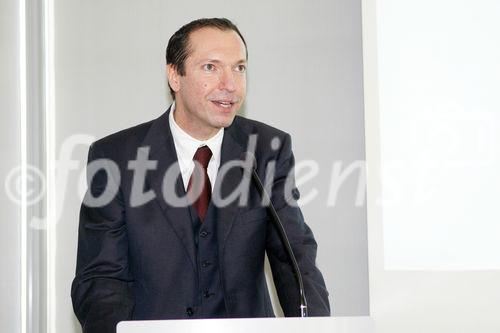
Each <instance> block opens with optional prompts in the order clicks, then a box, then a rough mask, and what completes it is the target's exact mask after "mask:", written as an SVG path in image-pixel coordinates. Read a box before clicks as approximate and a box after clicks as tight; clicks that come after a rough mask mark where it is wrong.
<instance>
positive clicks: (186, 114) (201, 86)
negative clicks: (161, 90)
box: [168, 28, 246, 139]
mask: <svg viewBox="0 0 500 333" xmlns="http://www.w3.org/2000/svg"><path fill="white" fill-rule="evenodd" d="M189 51H190V53H189V56H188V57H187V59H186V62H185V66H184V68H185V75H183V76H181V75H179V74H178V73H177V71H176V70H175V69H173V68H171V67H170V66H169V68H168V72H169V82H170V85H171V87H172V89H173V90H174V91H175V93H176V94H175V103H176V111H175V119H176V122H178V123H179V125H180V126H181V127H182V128H183V129H184V130H186V131H187V132H188V133H189V134H191V135H192V136H194V137H196V138H198V139H206V138H208V137H210V136H212V135H213V134H215V133H217V131H218V130H219V129H220V128H222V127H227V126H229V125H231V123H232V122H233V119H234V116H235V114H236V112H237V111H238V109H239V108H240V107H241V105H242V103H243V101H244V99H245V95H246V49H245V45H244V44H243V41H242V40H241V38H240V37H239V36H238V34H237V33H236V32H235V31H232V30H227V31H222V30H219V29H215V28H203V29H200V30H197V31H194V32H192V33H191V34H190V36H189Z"/></svg>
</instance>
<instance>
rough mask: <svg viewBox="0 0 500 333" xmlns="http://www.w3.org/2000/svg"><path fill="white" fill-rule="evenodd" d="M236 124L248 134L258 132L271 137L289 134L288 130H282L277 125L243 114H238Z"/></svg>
mask: <svg viewBox="0 0 500 333" xmlns="http://www.w3.org/2000/svg"><path fill="white" fill-rule="evenodd" d="M234 124H235V125H236V126H237V127H238V128H239V129H240V130H241V131H243V132H244V133H245V134H248V135H251V134H258V135H259V136H263V137H270V138H274V137H284V136H288V135H289V134H288V133H287V132H285V131H283V130H280V129H278V128H276V127H273V126H271V125H269V124H266V123H263V122H260V121H257V120H253V119H249V118H246V117H242V116H236V117H235V118H234Z"/></svg>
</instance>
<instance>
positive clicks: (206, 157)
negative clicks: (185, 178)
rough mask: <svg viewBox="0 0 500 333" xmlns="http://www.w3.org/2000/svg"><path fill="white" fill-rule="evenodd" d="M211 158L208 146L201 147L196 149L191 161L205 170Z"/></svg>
mask: <svg viewBox="0 0 500 333" xmlns="http://www.w3.org/2000/svg"><path fill="white" fill-rule="evenodd" d="M211 158H212V151H211V150H210V148H208V146H203V147H200V148H198V150H197V151H196V153H195V154H194V157H193V161H196V162H198V163H200V164H201V166H202V167H203V168H204V169H206V168H207V167H208V162H210V159H211Z"/></svg>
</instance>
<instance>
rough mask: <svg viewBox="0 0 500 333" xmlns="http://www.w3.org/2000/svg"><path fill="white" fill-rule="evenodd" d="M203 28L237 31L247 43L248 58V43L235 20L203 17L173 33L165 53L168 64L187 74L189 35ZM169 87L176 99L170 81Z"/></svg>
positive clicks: (180, 72)
mask: <svg viewBox="0 0 500 333" xmlns="http://www.w3.org/2000/svg"><path fill="white" fill-rule="evenodd" d="M202 28H216V29H219V30H222V31H226V30H233V31H235V32H236V33H237V34H238V36H240V38H241V40H242V41H243V44H244V45H245V51H246V56H247V58H248V50H247V43H246V42H245V38H243V35H242V34H241V33H240V31H239V30H238V28H237V27H236V25H235V24H234V23H233V22H231V21H230V20H228V19H227V18H201V19H198V20H194V21H191V22H189V23H188V24H186V25H184V26H182V27H181V28H180V29H179V30H177V31H176V32H175V33H174V34H173V35H172V37H170V39H169V41H168V45H167V51H166V54H165V58H166V60H167V65H172V66H173V67H174V68H175V70H176V71H177V72H178V73H179V74H180V75H185V74H186V69H185V67H184V65H185V62H186V59H187V57H188V56H189V53H190V49H189V35H190V34H191V33H192V32H195V31H197V30H200V29H202ZM169 88H170V93H171V94H172V97H173V98H174V99H175V93H174V91H173V90H172V87H170V83H169Z"/></svg>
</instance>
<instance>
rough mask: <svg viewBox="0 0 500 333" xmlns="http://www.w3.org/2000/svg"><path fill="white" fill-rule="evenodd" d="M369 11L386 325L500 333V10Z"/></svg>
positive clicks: (374, 202)
mask: <svg viewBox="0 0 500 333" xmlns="http://www.w3.org/2000/svg"><path fill="white" fill-rule="evenodd" d="M363 6H364V7H363V16H364V17H363V25H364V29H363V32H364V59H365V102H366V108H365V119H366V138H367V140H366V141H367V145H366V147H367V167H368V185H367V188H368V231H369V232H368V237H369V262H370V313H371V315H372V316H373V318H374V322H375V325H376V328H377V331H379V332H401V331H404V332H440V333H441V332H498V330H499V329H500V319H498V318H499V316H498V308H499V306H500V272H499V268H500V266H499V263H500V261H499V256H498V253H499V252H498V250H499V245H498V244H500V233H499V231H498V217H499V214H498V210H497V209H496V206H497V204H496V200H497V199H496V198H498V195H499V194H500V193H498V188H499V186H498V185H499V179H498V167H499V166H500V163H499V159H498V156H499V154H498V147H497V143H498V142H499V138H498V135H499V134H498V133H499V131H498V128H497V127H498V120H499V119H498V110H499V107H500V105H499V102H498V96H497V95H498V91H497V90H498V86H499V84H500V65H499V61H498V59H500V58H499V56H500V48H499V47H498V42H497V40H498V38H497V32H498V31H499V29H500V26H499V24H498V22H499V20H498V19H499V18H500V6H499V4H498V2H497V1H488V0H483V1H475V2H468V1H418V2H415V1H409V0H398V1H389V0H377V1H364V2H363Z"/></svg>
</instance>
